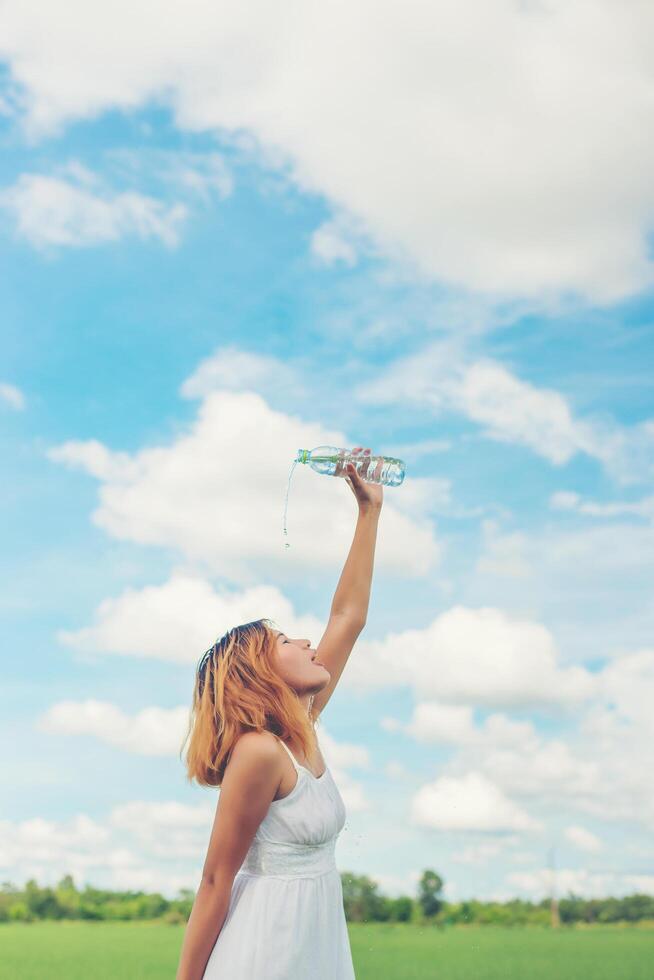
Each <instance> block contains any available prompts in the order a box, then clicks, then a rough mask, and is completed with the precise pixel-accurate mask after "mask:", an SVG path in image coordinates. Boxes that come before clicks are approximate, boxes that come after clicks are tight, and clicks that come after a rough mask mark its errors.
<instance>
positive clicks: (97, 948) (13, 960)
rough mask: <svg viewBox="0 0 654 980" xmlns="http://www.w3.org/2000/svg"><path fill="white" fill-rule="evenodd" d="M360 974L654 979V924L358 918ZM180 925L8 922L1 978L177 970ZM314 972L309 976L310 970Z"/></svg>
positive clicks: (39, 979)
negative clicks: (503, 924)
mask: <svg viewBox="0 0 654 980" xmlns="http://www.w3.org/2000/svg"><path fill="white" fill-rule="evenodd" d="M349 929H350V938H351V943H352V953H353V957H354V965H355V968H356V975H357V980H432V978H434V980H652V977H653V976H654V930H652V929H651V928H650V929H644V928H617V927H611V926H609V927H604V926H593V927H592V928H590V929H578V930H574V931H568V930H567V929H562V930H560V931H558V932H554V933H553V932H550V931H549V930H544V929H543V930H541V929H535V928H526V929H518V928H515V929H506V928H496V927H494V926H484V927H467V928H458V929H456V928H450V929H446V930H443V931H439V930H438V929H420V928H419V927H418V926H409V925H403V924H388V925H387V924H381V923H375V924H371V925H360V924H358V923H354V924H352V925H350V927H349ZM182 933H183V929H182V927H181V926H169V925H160V924H156V923H155V924H153V923H131V922H129V923H106V922H103V923H86V922H63V923H57V922H40V923H34V924H31V925H18V924H17V925H6V924H2V925H0V978H1V980H155V978H156V980H164V978H168V980H174V977H175V969H176V966H177V958H178V954H179V949H180V945H181V941H182ZM307 980H310V978H307Z"/></svg>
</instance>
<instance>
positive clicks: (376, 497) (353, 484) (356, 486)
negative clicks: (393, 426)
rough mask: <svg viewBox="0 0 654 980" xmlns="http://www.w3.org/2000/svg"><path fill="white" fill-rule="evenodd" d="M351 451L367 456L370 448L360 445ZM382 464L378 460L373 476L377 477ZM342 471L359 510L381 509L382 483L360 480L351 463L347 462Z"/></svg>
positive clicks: (382, 498)
mask: <svg viewBox="0 0 654 980" xmlns="http://www.w3.org/2000/svg"><path fill="white" fill-rule="evenodd" d="M352 452H353V453H361V454H362V455H368V456H369V455H370V448H365V449H364V448H363V447H362V446H355V447H354V449H353V450H352ZM382 466H383V463H382V461H381V460H380V461H379V462H378V463H377V466H376V467H375V470H374V475H375V476H377V477H378V476H379V475H380V473H381V468H382ZM344 472H345V481H346V483H347V484H348V485H349V487H350V489H351V490H352V493H353V494H354V496H355V497H356V498H357V503H358V504H359V510H361V511H364V512H365V511H369V510H381V506H382V504H383V502H384V487H383V486H382V484H381V483H368V482H367V481H366V480H362V479H361V477H360V476H359V474H358V473H357V471H356V468H355V466H354V464H353V463H348V464H347V466H346V467H345V471H344Z"/></svg>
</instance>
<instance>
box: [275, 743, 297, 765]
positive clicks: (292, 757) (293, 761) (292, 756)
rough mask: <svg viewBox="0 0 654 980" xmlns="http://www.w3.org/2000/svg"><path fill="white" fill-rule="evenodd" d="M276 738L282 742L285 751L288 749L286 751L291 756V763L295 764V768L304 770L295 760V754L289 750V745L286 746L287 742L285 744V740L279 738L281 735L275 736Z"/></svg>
mask: <svg viewBox="0 0 654 980" xmlns="http://www.w3.org/2000/svg"><path fill="white" fill-rule="evenodd" d="M275 737H276V738H277V741H278V742H281V744H282V745H283V746H284V748H285V749H286V751H287V752H288V754H289V756H290V757H291V762H292V763H293V765H294V766H295V768H296V769H300V768H302V767H301V766H300V763H299V762H298V761H297V759H296V758H295V756H294V755H293V753H292V752H291V750H290V749H289V747H288V745H287V744H286V742H284V741H283V739H281V738H280V737H279V735H277V736H275Z"/></svg>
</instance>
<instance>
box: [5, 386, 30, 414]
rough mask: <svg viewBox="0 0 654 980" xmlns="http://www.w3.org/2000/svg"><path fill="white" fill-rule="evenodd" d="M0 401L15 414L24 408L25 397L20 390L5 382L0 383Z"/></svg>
mask: <svg viewBox="0 0 654 980" xmlns="http://www.w3.org/2000/svg"><path fill="white" fill-rule="evenodd" d="M0 401H3V402H5V403H6V404H7V405H9V407H10V408H13V409H14V410H15V411H17V412H20V411H22V410H23V409H24V408H25V395H24V394H23V392H22V391H21V390H20V388H17V387H16V386H15V385H10V384H6V383H5V382H0Z"/></svg>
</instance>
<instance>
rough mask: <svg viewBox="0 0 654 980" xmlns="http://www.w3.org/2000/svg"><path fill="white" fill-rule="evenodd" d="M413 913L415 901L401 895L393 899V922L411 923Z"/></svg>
mask: <svg viewBox="0 0 654 980" xmlns="http://www.w3.org/2000/svg"><path fill="white" fill-rule="evenodd" d="M412 912H413V899H412V898H409V896H408V895H400V896H399V897H398V898H395V899H393V901H392V905H391V919H392V921H393V922H410V921H411V914H412Z"/></svg>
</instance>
